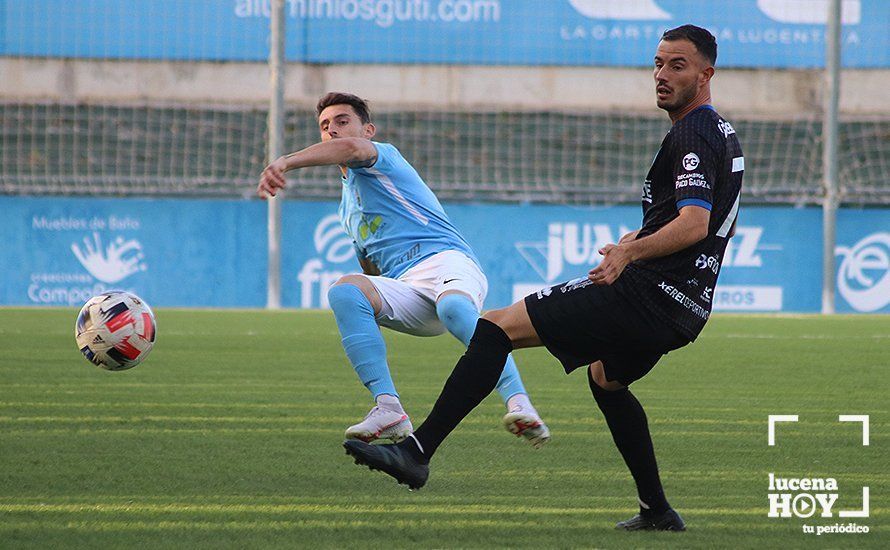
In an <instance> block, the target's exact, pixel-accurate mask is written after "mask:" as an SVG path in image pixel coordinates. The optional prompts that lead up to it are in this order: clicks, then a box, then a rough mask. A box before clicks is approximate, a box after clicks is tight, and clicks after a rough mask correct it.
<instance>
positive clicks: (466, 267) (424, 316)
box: [366, 250, 488, 336]
mask: <svg viewBox="0 0 890 550" xmlns="http://www.w3.org/2000/svg"><path fill="white" fill-rule="evenodd" d="M366 277H367V278H368V279H369V280H370V281H371V283H373V285H374V287H375V288H376V289H377V292H379V293H380V297H381V298H382V302H383V306H382V307H381V310H380V315H378V316H377V324H379V325H380V326H383V327H387V328H391V329H392V330H395V331H398V332H404V333H406V334H413V335H414V336H436V335H439V334H442V333H443V332H445V330H446V328H445V325H443V324H442V321H440V320H439V316H438V315H437V314H436V301H437V300H438V299H439V296H441V295H442V293H444V292H447V291H450V290H457V291H460V292H463V293H464V294H466V295H467V296H469V297H470V298H471V299H472V300H473V304H475V306H476V309H478V310H480V311H481V310H482V303H483V302H484V301H485V296H486V294H488V279H486V278H485V274H484V273H482V270H481V269H479V266H478V265H476V262H474V261H473V260H471V259H470V258H469V257H467V255H466V254H464V253H462V252H458V251H456V250H446V251H445V252H439V253H438V254H434V255H432V256H430V257H429V258H427V259H425V260H423V261H422V262H420V263H419V264H417V265H415V266H414V267H412V268H411V269H409V270H408V271H406V272H405V273H403V274H402V276H401V277H399V278H398V279H390V278H389V277H377V276H371V275H366Z"/></svg>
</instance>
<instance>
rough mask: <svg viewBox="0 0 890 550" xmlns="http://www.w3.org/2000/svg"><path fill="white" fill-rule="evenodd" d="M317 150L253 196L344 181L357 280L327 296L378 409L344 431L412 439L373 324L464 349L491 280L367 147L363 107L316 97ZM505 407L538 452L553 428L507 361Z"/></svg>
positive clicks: (394, 164) (513, 427)
mask: <svg viewBox="0 0 890 550" xmlns="http://www.w3.org/2000/svg"><path fill="white" fill-rule="evenodd" d="M316 113H317V115H318V127H319V130H320V131H321V143H316V144H315V145H311V146H309V147H307V148H305V149H302V150H300V151H297V152H295V153H291V154H289V155H286V156H283V157H281V158H279V159H277V160H275V161H274V162H272V163H271V164H270V165H269V166H267V167H266V168H265V170H263V174H262V176H261V178H260V184H259V186H258V187H257V193H258V194H259V195H260V196H261V197H264V198H265V197H268V196H274V195H275V194H276V192H277V191H278V190H279V189H283V188H284V187H285V185H286V183H285V178H284V174H285V172H288V171H290V170H296V169H299V168H306V167H309V166H324V165H337V166H339V167H340V172H341V175H342V181H343V197H342V200H341V202H340V220H341V222H342V223H343V227H344V228H345V229H346V232H347V233H348V234H349V236H350V237H351V238H352V240H353V242H354V245H355V252H356V256H357V257H358V260H359V264H360V265H361V267H362V271H363V274H351V275H345V276H343V277H341V278H340V279H339V280H338V281H337V282H336V283H335V284H334V285H333V286H332V287H331V288H330V290H329V291H328V301H329V303H330V305H331V309H332V310H333V311H334V317H335V318H336V321H337V326H338V328H339V329H340V336H341V338H342V342H343V349H344V350H345V351H346V355H347V357H348V358H349V361H350V363H352V367H353V368H354V369H355V372H356V373H357V374H358V377H359V379H361V381H362V383H363V384H364V385H365V387H366V388H368V390H369V391H370V392H371V394H372V395H373V397H374V400H375V401H376V405H375V406H374V407H373V408H372V409H371V411H370V412H369V413H368V414H367V416H366V417H365V419H364V420H362V421H361V422H359V423H358V424H355V425H353V426H350V427H349V428H347V429H346V437H347V438H348V439H361V440H362V441H365V442H371V441H374V440H377V439H390V440H393V441H399V440H401V439H404V438H405V437H407V436H408V435H410V434H411V432H412V431H413V428H412V426H411V420H410V419H409V418H408V415H407V414H406V413H405V410H404V409H403V408H402V404H401V403H400V401H399V394H398V392H397V391H396V387H395V384H394V383H393V380H392V376H391V375H390V372H389V365H388V364H387V361H386V345H385V343H384V341H383V336H382V335H381V333H380V329H379V328H378V326H383V327H387V328H390V329H392V330H396V331H399V332H404V333H407V334H413V335H416V336H435V335H439V334H442V333H444V332H445V331H446V330H448V332H450V333H451V334H453V335H454V336H455V337H456V338H457V339H458V340H460V341H461V342H463V343H464V345H469V342H470V337H471V336H472V335H473V331H474V330H475V327H476V322H477V320H478V319H479V312H480V310H481V308H482V303H483V301H484V300H485V295H486V294H487V293H488V281H487V280H486V278H485V275H484V274H483V273H482V270H481V269H480V267H479V261H478V260H477V259H476V256H475V255H474V254H473V251H472V249H471V248H470V245H469V244H467V241H466V240H464V238H463V237H462V236H461V235H460V233H458V231H457V229H455V227H454V226H453V225H452V224H451V221H450V220H449V219H448V216H447V215H446V214H445V211H444V210H443V209H442V205H441V204H439V201H438V199H436V196H435V195H434V194H433V192H432V191H431V190H430V188H429V187H427V185H426V184H425V183H424V181H423V180H422V179H421V177H420V176H419V175H418V174H417V172H416V171H415V170H414V168H413V167H412V166H411V165H410V164H409V163H408V161H406V160H405V158H404V157H402V155H401V153H399V150H398V149H396V148H395V147H394V146H392V145H390V144H388V143H378V142H375V141H371V139H372V138H373V137H374V134H375V133H376V127H375V126H374V124H373V123H372V122H371V118H370V111H369V109H368V104H367V102H366V101H365V100H363V99H361V98H359V97H357V96H355V95H352V94H345V93H336V92H332V93H329V94H326V95H325V96H323V97H322V98H321V99H320V100H319V102H318V105H317V107H316ZM496 388H497V390H498V392H499V393H500V394H501V397H502V398H503V400H504V403H505V404H506V406H507V414H506V415H505V416H504V426H505V427H506V428H507V429H508V430H509V431H510V432H511V433H513V434H516V435H517V436H522V437H524V438H526V439H527V440H528V441H530V442H531V443H532V445H534V446H535V447H540V446H541V445H543V444H544V443H546V442H547V441H548V440H549V439H550V430H549V429H548V428H547V426H546V424H544V422H543V421H542V420H541V417H540V415H538V412H537V411H536V410H535V408H534V407H533V406H532V404H531V401H529V398H528V395H527V393H526V391H525V387H524V386H523V384H522V380H521V379H520V377H519V372H518V371H517V369H516V364H515V363H514V362H513V358H512V356H510V357H508V358H507V363H506V366H505V367H504V371H503V374H502V375H501V378H500V380H499V381H498V384H497V386H496Z"/></svg>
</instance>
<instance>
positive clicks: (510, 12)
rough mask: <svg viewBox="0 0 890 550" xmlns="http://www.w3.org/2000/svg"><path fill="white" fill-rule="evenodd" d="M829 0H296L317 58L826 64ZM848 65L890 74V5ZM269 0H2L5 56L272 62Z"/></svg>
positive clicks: (869, 12) (297, 36)
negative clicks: (702, 43)
mask: <svg viewBox="0 0 890 550" xmlns="http://www.w3.org/2000/svg"><path fill="white" fill-rule="evenodd" d="M828 3H829V2H828V0H807V1H801V0H728V1H725V2H713V1H711V0H622V1H615V0H550V1H547V2H541V1H540V0H285V13H286V35H287V41H286V55H287V59H288V60H290V61H302V62H307V63H447V64H507V65H516V64H519V65H580V66H592V65H609V66H648V65H650V64H651V60H652V56H653V52H654V47H655V44H656V43H657V41H658V37H659V36H660V35H661V33H662V32H663V31H664V30H665V29H668V28H671V27H675V26H679V25H682V24H685V23H694V24H696V25H700V26H704V27H706V28H708V29H709V30H711V32H712V33H714V34H715V36H716V37H717V41H718V44H719V59H718V63H719V65H720V66H724V67H821V66H823V65H824V59H825V58H824V50H825V32H826V25H825V22H826V20H827V11H828ZM842 10H843V17H842V22H843V27H842V43H843V64H844V65H845V66H848V67H888V66H890V37H888V33H887V29H888V28H890V2H887V1H885V0H842ZM268 51H269V0H208V1H198V0H189V1H183V0H129V1H128V2H120V1H118V0H89V1H78V2H72V1H70V0H31V1H28V2H21V1H18V0H0V55H13V56H17V55H25V56H40V57H44V56H48V57H90V58H134V59H158V58H164V59H184V60H189V59H192V60H194V59H205V60H220V61H264V60H265V59H267V58H268Z"/></svg>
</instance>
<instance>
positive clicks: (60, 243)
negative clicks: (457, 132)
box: [0, 196, 890, 313]
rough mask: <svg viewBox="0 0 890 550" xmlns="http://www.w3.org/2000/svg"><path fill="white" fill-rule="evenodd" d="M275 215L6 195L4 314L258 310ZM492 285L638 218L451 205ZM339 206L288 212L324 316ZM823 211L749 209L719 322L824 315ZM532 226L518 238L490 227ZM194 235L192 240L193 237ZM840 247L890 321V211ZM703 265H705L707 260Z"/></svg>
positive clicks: (547, 270) (874, 216)
mask: <svg viewBox="0 0 890 550" xmlns="http://www.w3.org/2000/svg"><path fill="white" fill-rule="evenodd" d="M264 207H265V205H264V204H263V203H261V202H259V201H238V200H198V199H195V200H189V199H176V200H171V199H159V200H143V199H95V198H90V199H84V198H80V199H78V198H58V197H55V198H28V197H9V196H0V211H2V212H3V213H4V216H3V217H2V218H0V234H2V235H3V236H4V241H5V242H4V247H2V248H0V265H4V266H16V269H4V270H2V272H0V277H2V278H0V304H2V305H61V306H74V305H79V304H80V303H82V302H84V301H86V299H87V298H89V297H90V296H92V295H94V294H97V293H100V292H103V291H105V290H108V289H111V288H123V289H126V290H131V291H134V292H136V293H138V294H139V295H141V296H142V297H143V298H145V299H146V300H148V301H149V302H150V303H152V304H153V305H156V306H189V307H196V306H197V307H262V306H263V304H264V303H265V299H266V291H265V284H266V267H265V266H266V245H265V235H266V232H265V223H266V217H265V208H264ZM446 208H447V210H448V211H449V214H450V215H451V217H452V219H453V220H454V221H455V224H456V225H457V226H458V227H459V228H460V229H461V230H462V231H463V232H464V234H465V235H467V237H468V239H469V241H470V242H471V243H472V245H473V246H474V249H475V250H476V252H477V254H478V256H479V258H480V261H481V262H482V264H483V268H484V269H485V271H486V273H487V275H488V277H489V283H490V293H489V296H488V300H487V302H486V306H487V307H489V308H491V307H500V306H504V305H507V304H509V303H511V302H513V301H514V300H516V299H517V298H519V297H521V296H523V295H525V294H527V293H530V292H534V291H535V290H536V289H538V288H542V287H544V286H547V285H551V284H557V283H559V282H562V281H565V280H568V279H572V278H575V277H582V276H585V274H586V272H587V270H588V269H589V267H590V266H591V265H593V264H595V263H596V262H597V261H598V260H599V255H598V254H597V252H596V251H597V250H598V248H599V247H601V246H602V245H603V244H605V243H607V242H614V241H615V240H616V239H618V238H619V237H620V236H621V235H622V234H623V233H624V232H626V231H628V230H630V229H634V228H636V227H637V226H638V224H639V219H640V211H639V207H634V206H609V207H600V208H577V207H568V206H533V205H519V206H516V205H510V206H507V205H501V206H497V205H467V204H449V205H446ZM336 212H337V203H336V202H331V201H323V202H306V201H288V202H285V203H284V204H283V212H282V227H283V242H284V243H287V244H286V246H285V247H284V249H283V251H282V271H283V273H282V280H283V296H282V301H283V304H284V306H285V307H301V308H318V307H326V306H327V301H326V289H327V287H328V286H329V285H330V284H331V283H333V282H334V281H335V280H336V279H337V278H338V277H340V276H341V275H343V274H345V273H350V272H354V271H356V270H357V263H356V261H355V258H354V253H353V248H352V245H351V242H350V241H349V239H348V238H347V237H346V235H345V234H344V233H343V231H342V228H341V227H340V224H339V221H338V218H337V215H336ZM821 215H822V214H821V211H820V210H819V209H816V208H792V207H748V208H744V209H743V210H742V213H741V215H740V218H739V227H738V230H737V234H736V236H735V237H734V238H733V239H732V241H731V245H730V247H729V248H728V249H727V252H726V255H725V258H724V261H723V266H724V267H723V273H722V274H721V278H720V286H719V287H717V289H711V290H708V289H702V292H705V293H708V294H709V295H710V296H712V298H713V300H714V309H715V311H768V312H818V311H819V309H820V306H821V303H820V301H819V300H820V298H819V297H820V295H821V272H820V266H821V261H822V258H821V254H822V246H821V240H820V239H819V238H814V237H815V236H814V235H810V234H809V233H812V232H815V233H817V234H819V235H820V234H821V233H819V232H818V231H817V230H816V231H813V229H815V228H819V227H820V224H821ZM505 217H510V218H511V219H522V220H523V223H522V224H520V225H515V224H514V225H513V226H512V227H511V233H510V234H509V235H506V236H505V235H504V234H503V233H500V232H492V231H491V224H492V220H498V219H504V218H505ZM185 235H187V236H188V238H183V236H185ZM837 235H838V239H837V242H838V246H837V248H836V254H837V263H838V272H837V278H836V281H837V296H838V311H839V312H879V313H890V260H888V258H890V209H866V210H861V209H852V208H844V209H841V210H840V211H839V213H838V232H837ZM702 265H703V266H704V268H707V262H706V261H705V262H702Z"/></svg>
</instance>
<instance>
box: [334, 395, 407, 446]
mask: <svg viewBox="0 0 890 550" xmlns="http://www.w3.org/2000/svg"><path fill="white" fill-rule="evenodd" d="M381 397H384V396H381ZM386 397H388V396H386ZM392 399H393V400H395V403H391V402H389V400H383V399H381V400H378V404H377V405H375V406H374V408H372V409H371V410H370V412H368V414H367V416H365V419H364V420H362V421H361V422H359V423H358V424H355V425H353V426H350V427H348V428H346V439H360V440H362V441H364V442H365V443H370V442H372V441H376V440H378V439H389V440H390V441H392V442H393V443H398V442H399V441H401V440H403V439H405V438H406V437H408V436H409V435H411V433H412V432H413V431H414V426H412V425H411V419H409V418H408V415H407V414H405V410H404V409H402V405H401V403H399V402H398V400H396V399H395V398H392ZM384 401H387V402H384Z"/></svg>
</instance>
